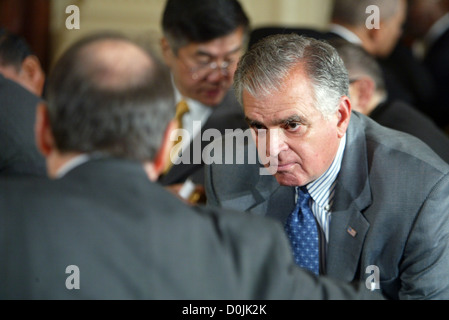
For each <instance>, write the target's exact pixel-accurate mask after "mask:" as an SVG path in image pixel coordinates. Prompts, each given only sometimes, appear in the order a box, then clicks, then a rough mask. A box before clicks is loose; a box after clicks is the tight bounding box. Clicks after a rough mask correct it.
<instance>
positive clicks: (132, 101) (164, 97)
mask: <svg viewBox="0 0 449 320" xmlns="http://www.w3.org/2000/svg"><path fill="white" fill-rule="evenodd" d="M103 40H105V41H107V40H112V41H114V42H115V43H123V42H125V43H130V44H133V45H136V46H137V47H138V48H140V49H142V50H145V49H143V48H142V47H140V46H138V45H137V44H135V43H134V42H132V41H131V40H129V39H127V38H126V37H124V36H122V35H118V34H99V35H93V36H89V37H87V38H84V39H82V40H80V41H78V42H77V43H75V44H74V45H72V46H71V47H70V48H69V49H68V50H67V51H66V52H65V53H64V54H63V56H62V57H61V58H60V59H59V60H58V62H57V63H56V65H55V67H54V69H53V70H52V72H51V73H50V76H49V82H48V112H49V117H50V125H51V129H52V133H53V136H54V138H55V143H56V147H57V149H58V150H59V151H61V152H82V153H93V152H102V153H106V154H108V155H111V156H115V157H121V158H126V159H131V160H137V161H147V160H153V158H154V156H155V154H156V151H157V149H158V148H159V144H160V142H161V139H162V134H163V132H164V129H165V126H166V124H167V123H168V121H169V119H170V117H171V116H172V109H173V108H172V106H173V105H174V102H173V90H172V87H171V82H170V78H169V74H168V72H167V70H166V69H165V68H163V67H162V65H161V63H160V62H159V61H158V60H157V59H156V58H155V56H154V54H152V53H151V52H148V50H145V51H146V53H147V54H148V58H149V62H152V63H140V64H142V65H143V67H141V66H140V64H139V61H140V60H139V61H136V62H135V63H137V67H136V68H132V71H129V68H128V69H126V70H125V71H120V72H118V71H117V70H114V69H116V68H114V65H112V63H102V61H98V60H99V59H98V58H97V59H96V57H97V56H98V55H96V51H95V50H93V49H91V50H89V46H90V45H91V44H94V43H95V42H100V41H103ZM100 51H101V50H100ZM125 54H126V52H125V53H124V56H125ZM133 63H134V62H133ZM134 66H136V64H134ZM119 69H120V68H119ZM120 70H121V69H120ZM135 70H138V71H135ZM122 76H123V77H122ZM111 79H116V80H117V79H118V81H115V82H114V81H113V80H112V81H111Z"/></svg>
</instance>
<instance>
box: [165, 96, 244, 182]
mask: <svg viewBox="0 0 449 320" xmlns="http://www.w3.org/2000/svg"><path fill="white" fill-rule="evenodd" d="M247 128H248V125H247V123H246V121H245V116H244V113H243V109H242V107H241V106H240V104H239V103H238V102H237V99H236V98H235V95H234V91H233V90H230V91H229V92H228V94H227V95H226V96H225V98H224V99H223V101H222V102H221V103H220V104H219V105H217V106H215V107H214V108H213V111H212V113H211V115H210V116H209V118H208V119H207V121H206V123H205V124H204V126H203V127H202V128H201V131H200V134H199V135H197V136H196V137H195V138H194V139H193V141H192V143H191V144H190V146H189V148H188V151H185V152H188V155H187V156H185V158H186V159H189V161H188V163H180V164H175V165H173V166H172V167H171V169H170V171H169V172H168V173H167V174H165V175H164V176H161V178H160V179H159V182H160V183H161V184H162V185H171V184H175V183H182V182H184V181H186V180H187V178H190V179H191V180H192V181H193V182H194V183H197V184H200V185H203V184H204V161H203V158H202V152H203V149H204V147H205V146H206V145H208V144H209V143H210V142H211V141H210V140H208V141H203V139H202V138H203V133H204V131H206V130H209V129H216V130H218V131H219V133H220V135H222V134H224V133H225V131H226V129H244V130H245V129H247ZM196 146H199V147H197V148H195V147H196ZM199 150H201V153H199Z"/></svg>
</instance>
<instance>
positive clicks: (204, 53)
mask: <svg viewBox="0 0 449 320" xmlns="http://www.w3.org/2000/svg"><path fill="white" fill-rule="evenodd" d="M240 50H242V46H238V47H237V48H235V49H233V50H231V51H228V52H226V53H225V54H224V56H225V57H226V56H230V55H233V54H235V53H237V52H239V51H240ZM195 55H197V56H207V57H209V58H212V59H215V58H218V57H217V56H216V55H214V54H212V53H210V52H207V51H205V50H202V49H198V51H197V52H196V53H195Z"/></svg>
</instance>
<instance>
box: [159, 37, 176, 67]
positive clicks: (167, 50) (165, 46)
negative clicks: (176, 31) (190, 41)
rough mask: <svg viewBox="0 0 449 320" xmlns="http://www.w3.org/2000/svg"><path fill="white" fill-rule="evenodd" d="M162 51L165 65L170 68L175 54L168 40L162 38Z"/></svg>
mask: <svg viewBox="0 0 449 320" xmlns="http://www.w3.org/2000/svg"><path fill="white" fill-rule="evenodd" d="M160 44H161V51H162V57H163V58H164V61H165V63H166V64H167V65H168V66H170V65H171V60H172V59H173V56H174V53H173V50H172V48H171V46H170V44H169V43H168V40H167V38H165V37H164V38H162V39H161V42H160Z"/></svg>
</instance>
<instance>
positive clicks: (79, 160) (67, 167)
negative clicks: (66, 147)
mask: <svg viewBox="0 0 449 320" xmlns="http://www.w3.org/2000/svg"><path fill="white" fill-rule="evenodd" d="M89 159H90V157H89V155H87V154H81V155H79V156H76V157H74V158H72V159H70V160H69V161H67V162H66V163H65V164H64V165H63V166H61V167H60V168H59V170H58V172H56V179H60V178H62V177H64V176H65V175H66V174H67V173H68V172H69V171H71V170H73V169H75V168H76V167H78V166H80V165H82V164H83V163H85V162H87V161H89Z"/></svg>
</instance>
